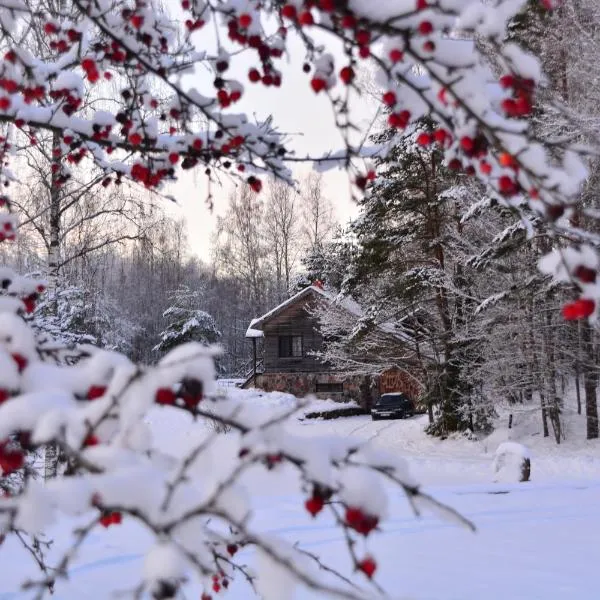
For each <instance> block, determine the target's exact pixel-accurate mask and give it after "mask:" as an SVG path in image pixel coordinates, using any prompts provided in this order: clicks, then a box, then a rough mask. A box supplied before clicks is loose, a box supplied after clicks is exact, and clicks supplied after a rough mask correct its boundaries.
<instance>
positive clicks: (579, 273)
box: [573, 265, 597, 283]
mask: <svg viewBox="0 0 600 600" xmlns="http://www.w3.org/2000/svg"><path fill="white" fill-rule="evenodd" d="M573 275H575V277H577V279H579V280H580V281H581V282H583V283H594V282H595V281H596V275H597V273H596V270H595V269H590V268H589V267H586V266H584V265H579V266H578V267H577V268H576V269H575V271H573Z"/></svg>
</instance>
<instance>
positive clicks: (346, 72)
mask: <svg viewBox="0 0 600 600" xmlns="http://www.w3.org/2000/svg"><path fill="white" fill-rule="evenodd" d="M340 79H341V80H342V81H343V82H344V83H345V84H346V85H349V84H350V83H352V80H353V79H354V69H353V68H352V67H343V68H342V70H341V71H340Z"/></svg>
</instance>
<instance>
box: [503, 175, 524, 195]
mask: <svg viewBox="0 0 600 600" xmlns="http://www.w3.org/2000/svg"><path fill="white" fill-rule="evenodd" d="M498 189H499V190H500V193H501V194H503V195H505V196H512V195H514V194H516V193H517V192H518V191H519V185H518V184H517V182H516V181H514V180H513V179H512V178H510V177H509V176H508V175H502V176H501V177H500V178H499V179H498Z"/></svg>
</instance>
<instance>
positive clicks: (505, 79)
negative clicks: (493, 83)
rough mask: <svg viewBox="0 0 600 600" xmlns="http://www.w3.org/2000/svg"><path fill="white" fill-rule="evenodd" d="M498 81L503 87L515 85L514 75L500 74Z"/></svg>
mask: <svg viewBox="0 0 600 600" xmlns="http://www.w3.org/2000/svg"><path fill="white" fill-rule="evenodd" d="M499 83H500V85H501V86H502V87H503V88H504V89H508V88H512V87H514V86H515V77H514V75H502V77H500V80H499Z"/></svg>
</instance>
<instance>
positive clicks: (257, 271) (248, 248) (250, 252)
mask: <svg viewBox="0 0 600 600" xmlns="http://www.w3.org/2000/svg"><path fill="white" fill-rule="evenodd" d="M264 213H265V211H264V205H263V204H262V202H261V200H260V199H259V198H258V196H257V195H256V194H254V193H253V192H252V191H250V190H249V189H248V188H246V187H244V188H240V189H238V190H237V191H236V192H234V193H232V194H231V196H230V197H229V209H228V210H227V213H226V214H225V216H224V217H220V218H219V220H218V223H217V228H218V236H217V240H216V257H217V265H218V269H219V271H220V272H221V273H224V274H226V275H230V276H232V277H234V278H236V279H238V280H239V281H240V282H241V283H243V285H244V288H245V291H246V297H247V298H248V302H249V305H250V307H251V308H252V309H253V310H254V312H255V313H256V314H259V311H260V310H262V308H263V307H264V304H265V297H266V291H267V290H266V288H267V285H266V280H265V278H266V258H267V247H266V244H265V237H264V233H263V232H264V228H263V222H264Z"/></svg>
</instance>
